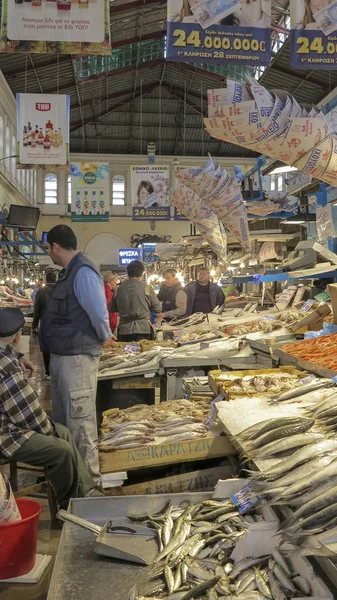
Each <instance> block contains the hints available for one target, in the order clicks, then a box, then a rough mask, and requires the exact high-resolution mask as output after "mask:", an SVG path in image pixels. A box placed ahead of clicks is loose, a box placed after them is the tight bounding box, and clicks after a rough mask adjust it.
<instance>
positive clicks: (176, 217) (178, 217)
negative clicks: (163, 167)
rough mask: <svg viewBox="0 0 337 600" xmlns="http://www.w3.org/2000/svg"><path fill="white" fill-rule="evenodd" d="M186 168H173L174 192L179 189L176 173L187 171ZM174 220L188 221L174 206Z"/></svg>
mask: <svg viewBox="0 0 337 600" xmlns="http://www.w3.org/2000/svg"><path fill="white" fill-rule="evenodd" d="M187 168H188V167H186V166H182V165H175V166H174V180H173V189H174V190H176V189H177V188H179V187H180V186H181V183H180V181H179V179H177V176H176V173H178V172H179V171H183V170H184V169H187ZM174 220H175V221H188V219H187V217H185V215H184V213H183V212H182V211H181V210H180V208H177V207H176V206H175V207H174Z"/></svg>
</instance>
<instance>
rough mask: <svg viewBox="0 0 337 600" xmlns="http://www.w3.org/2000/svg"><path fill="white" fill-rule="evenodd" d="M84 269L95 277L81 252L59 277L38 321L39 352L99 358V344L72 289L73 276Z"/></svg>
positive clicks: (91, 266)
mask: <svg viewBox="0 0 337 600" xmlns="http://www.w3.org/2000/svg"><path fill="white" fill-rule="evenodd" d="M84 266H85V267H90V269H92V270H93V271H95V273H97V274H98V275H99V272H98V271H97V269H96V267H95V265H94V264H93V263H92V262H91V261H90V260H89V259H88V258H86V257H85V256H84V254H82V253H81V252H80V253H79V254H76V256H74V258H73V259H72V261H71V262H70V263H69V265H68V266H67V267H66V269H64V270H63V271H61V273H60V276H59V279H58V281H57V283H56V285H55V288H54V293H53V295H52V298H51V300H50V302H49V304H48V306H47V308H46V310H45V312H44V315H43V317H42V321H41V327H40V346H41V350H42V351H43V352H50V353H51V354H59V355H60V356H75V355H78V354H85V355H88V356H100V354H101V351H102V343H101V342H100V341H99V339H98V337H97V334H96V331H95V329H94V328H93V326H92V325H91V322H90V319H89V316H88V314H87V313H86V311H85V310H84V309H83V308H82V306H81V305H80V303H79V302H78V300H77V298H76V296H75V294H74V289H73V288H74V279H75V277H76V274H77V272H78V270H79V269H80V268H81V267H84Z"/></svg>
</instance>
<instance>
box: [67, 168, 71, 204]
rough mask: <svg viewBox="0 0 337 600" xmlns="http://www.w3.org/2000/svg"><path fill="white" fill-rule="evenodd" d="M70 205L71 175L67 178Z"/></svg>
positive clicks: (69, 202)
mask: <svg viewBox="0 0 337 600" xmlns="http://www.w3.org/2000/svg"><path fill="white" fill-rule="evenodd" d="M67 193H68V207H69V206H71V175H69V177H68V179H67Z"/></svg>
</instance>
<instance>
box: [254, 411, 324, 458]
mask: <svg viewBox="0 0 337 600" xmlns="http://www.w3.org/2000/svg"><path fill="white" fill-rule="evenodd" d="M314 423H315V421H314V420H313V419H304V418H303V419H302V418H299V419H298V421H297V422H296V423H293V424H291V425H285V426H283V427H278V428H275V429H273V430H271V431H268V432H267V433H264V434H262V435H259V436H258V437H257V438H256V439H255V440H254V441H252V442H250V443H249V444H248V448H249V449H250V450H255V449H257V448H259V447H261V446H266V445H267V444H268V443H270V442H273V441H274V440H278V439H281V438H283V437H289V436H291V435H295V434H296V433H304V432H305V431H308V430H309V429H311V427H312V426H313V424H314Z"/></svg>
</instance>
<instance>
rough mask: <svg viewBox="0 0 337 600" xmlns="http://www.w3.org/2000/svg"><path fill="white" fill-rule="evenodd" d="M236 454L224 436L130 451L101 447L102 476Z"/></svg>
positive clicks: (144, 447)
mask: <svg viewBox="0 0 337 600" xmlns="http://www.w3.org/2000/svg"><path fill="white" fill-rule="evenodd" d="M234 454H236V450H235V448H234V446H233V445H232V444H231V442H230V441H229V439H228V438H227V437H226V436H223V435H222V436H215V437H204V438H196V439H194V440H186V441H182V442H166V443H165V444H151V445H148V446H141V447H139V448H130V449H129V450H112V449H109V448H107V449H103V448H101V449H100V451H99V461H100V471H101V473H114V472H117V471H129V470H131V469H139V468H140V467H155V466H156V467H158V466H160V465H169V464H172V463H179V462H185V461H190V460H203V459H205V458H215V457H218V456H233V455H234Z"/></svg>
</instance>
